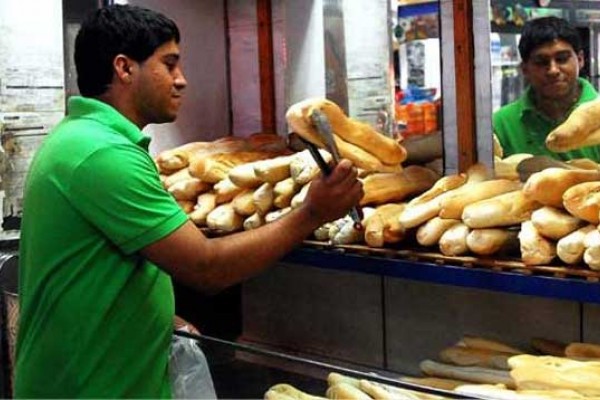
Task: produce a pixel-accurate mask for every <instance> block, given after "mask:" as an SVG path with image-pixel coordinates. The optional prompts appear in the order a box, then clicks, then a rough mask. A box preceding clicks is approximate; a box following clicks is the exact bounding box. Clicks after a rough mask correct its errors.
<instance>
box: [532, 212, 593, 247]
mask: <svg viewBox="0 0 600 400" xmlns="http://www.w3.org/2000/svg"><path fill="white" fill-rule="evenodd" d="M531 223H532V224H533V226H534V227H535V229H537V231H538V232H539V233H540V235H542V236H544V237H546V238H548V239H553V240H559V239H561V238H563V237H565V236H567V235H568V234H569V233H571V232H573V231H575V230H577V229H579V228H581V226H582V225H583V224H584V222H583V221H582V220H580V219H579V218H576V217H574V216H572V215H571V214H568V213H566V212H564V211H562V210H560V209H557V208H554V207H548V206H546V207H542V208H540V209H538V210H535V211H534V212H533V213H532V214H531Z"/></svg>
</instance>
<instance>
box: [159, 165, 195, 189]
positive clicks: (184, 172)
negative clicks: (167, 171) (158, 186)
mask: <svg viewBox="0 0 600 400" xmlns="http://www.w3.org/2000/svg"><path fill="white" fill-rule="evenodd" d="M189 179H197V178H194V177H193V176H191V175H190V171H189V170H188V169H187V168H183V169H180V170H179V171H177V172H174V173H172V174H171V175H168V176H166V177H165V179H164V182H163V186H164V187H165V188H166V189H167V190H168V189H169V188H170V187H171V186H173V185H174V184H176V183H177V182H181V181H187V180H189Z"/></svg>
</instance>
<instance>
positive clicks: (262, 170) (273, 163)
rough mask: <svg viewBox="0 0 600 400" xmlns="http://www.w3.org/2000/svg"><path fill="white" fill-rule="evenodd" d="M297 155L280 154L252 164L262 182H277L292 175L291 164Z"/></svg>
mask: <svg viewBox="0 0 600 400" xmlns="http://www.w3.org/2000/svg"><path fill="white" fill-rule="evenodd" d="M294 157H295V155H290V156H279V157H275V158H271V159H268V160H262V161H257V162H255V163H253V164H252V166H253V168H254V175H255V176H256V177H257V178H258V179H259V180H260V181H261V182H269V183H272V184H275V183H277V182H280V181H282V180H284V179H287V178H289V177H290V174H291V172H290V164H291V162H292V160H293V159H294Z"/></svg>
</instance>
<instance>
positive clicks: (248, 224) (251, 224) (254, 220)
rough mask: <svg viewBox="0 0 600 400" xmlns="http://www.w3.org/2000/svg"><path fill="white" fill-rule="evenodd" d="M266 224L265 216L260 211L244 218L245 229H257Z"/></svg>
mask: <svg viewBox="0 0 600 400" xmlns="http://www.w3.org/2000/svg"><path fill="white" fill-rule="evenodd" d="M264 224H265V218H264V217H263V216H262V215H260V214H259V213H254V214H252V215H251V216H249V217H248V218H246V219H245V220H244V225H243V227H244V230H245V231H249V230H252V229H256V228H258V227H259V226H262V225H264Z"/></svg>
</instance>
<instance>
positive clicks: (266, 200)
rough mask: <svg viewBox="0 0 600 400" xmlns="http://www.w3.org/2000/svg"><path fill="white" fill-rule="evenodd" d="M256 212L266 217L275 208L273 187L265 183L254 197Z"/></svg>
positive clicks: (256, 191)
mask: <svg viewBox="0 0 600 400" xmlns="http://www.w3.org/2000/svg"><path fill="white" fill-rule="evenodd" d="M252 198H253V199H254V206H255V208H256V212H257V213H259V214H260V215H266V214H267V213H268V212H269V211H270V210H271V208H273V200H274V199H275V197H274V194H273V185H272V184H270V183H268V182H265V183H263V184H262V185H260V187H259V188H258V189H256V190H255V191H254V194H253V195H252Z"/></svg>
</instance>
